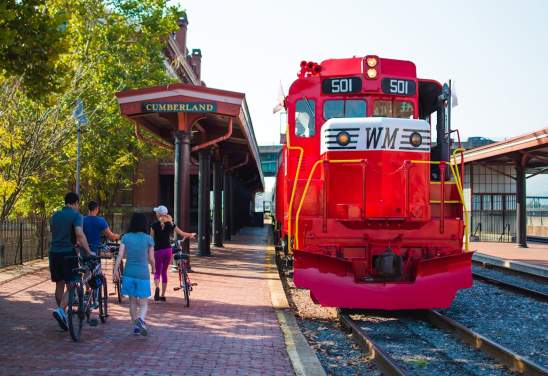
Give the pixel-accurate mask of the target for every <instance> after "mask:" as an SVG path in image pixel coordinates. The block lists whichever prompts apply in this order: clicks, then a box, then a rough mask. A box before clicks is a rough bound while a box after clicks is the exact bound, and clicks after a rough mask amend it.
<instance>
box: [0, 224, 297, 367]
mask: <svg viewBox="0 0 548 376" xmlns="http://www.w3.org/2000/svg"><path fill="white" fill-rule="evenodd" d="M235 239H236V241H237V242H238V243H236V241H233V242H227V244H226V247H225V248H224V249H215V248H214V249H212V252H213V254H214V257H210V258H198V257H193V259H192V265H193V269H194V270H195V272H194V273H192V274H191V278H192V281H193V282H197V283H198V286H196V287H195V288H194V291H193V292H192V294H191V303H190V307H189V308H186V307H184V305H183V303H182V293H181V292H180V291H179V292H175V291H173V282H174V281H175V279H176V278H177V275H176V274H175V273H170V275H169V276H170V277H171V282H170V284H169V285H168V293H167V302H165V303H163V302H158V303H156V302H151V304H150V309H149V316H148V320H147V323H148V325H149V332H150V334H149V336H148V337H140V336H138V337H135V336H133V334H131V333H130V323H129V313H128V304H127V298H126V300H125V302H124V303H122V305H118V304H117V303H114V302H113V300H114V299H110V301H109V303H110V305H109V313H110V317H109V319H108V322H107V324H99V326H98V327H95V328H93V327H89V326H85V327H84V328H83V332H82V339H83V341H82V342H81V343H74V342H72V340H71V339H70V337H69V335H68V333H67V332H64V331H62V330H61V329H60V328H59V327H58V325H57V323H56V322H55V321H54V319H53V318H52V310H53V307H54V300H53V291H54V284H53V283H51V282H50V281H49V272H48V271H47V270H41V271H38V272H36V273H33V274H28V275H25V276H23V277H21V278H18V279H15V280H12V281H9V282H7V283H4V284H2V285H0V375H2V376H3V375H16V376H26V375H74V374H79V373H82V374H84V375H107V374H108V375H136V376H137V375H142V376H144V375H292V374H293V370H292V367H291V364H290V362H289V359H288V356H287V352H286V349H285V344H284V339H283V334H282V332H281V330H280V327H279V325H278V322H277V319H276V314H275V311H274V309H273V308H272V307H271V300H270V292H269V289H268V280H267V279H268V277H267V275H266V274H265V273H264V268H265V266H264V256H265V252H266V249H265V248H266V247H265V242H266V229H244V230H242V234H241V235H239V236H237V237H235ZM110 265H111V264H110V263H109V264H107V267H105V269H109V268H110ZM109 289H111V288H110V287H109ZM111 290H112V289H111Z"/></svg>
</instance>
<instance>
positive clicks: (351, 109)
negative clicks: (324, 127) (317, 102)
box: [323, 99, 367, 120]
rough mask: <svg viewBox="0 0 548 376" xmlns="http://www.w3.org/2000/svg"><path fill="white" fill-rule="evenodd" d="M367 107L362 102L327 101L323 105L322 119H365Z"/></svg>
mask: <svg viewBox="0 0 548 376" xmlns="http://www.w3.org/2000/svg"><path fill="white" fill-rule="evenodd" d="M366 109H367V106H366V104H365V101H363V100H355V99H352V100H347V101H344V100H328V101H325V102H324V103H323V117H324V119H325V120H328V119H331V118H356V117H365V116H366V113H367V111H366Z"/></svg>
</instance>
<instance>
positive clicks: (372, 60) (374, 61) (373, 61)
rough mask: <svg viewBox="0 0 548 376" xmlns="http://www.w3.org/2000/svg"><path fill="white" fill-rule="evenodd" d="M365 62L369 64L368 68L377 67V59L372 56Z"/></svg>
mask: <svg viewBox="0 0 548 376" xmlns="http://www.w3.org/2000/svg"><path fill="white" fill-rule="evenodd" d="M365 62H366V63H367V66H368V67H369V68H373V67H375V66H376V65H377V58H376V57H374V56H370V57H368V58H367V59H365Z"/></svg>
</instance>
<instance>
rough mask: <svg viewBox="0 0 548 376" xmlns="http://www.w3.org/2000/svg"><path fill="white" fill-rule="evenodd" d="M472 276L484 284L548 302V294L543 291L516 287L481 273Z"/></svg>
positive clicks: (473, 273)
mask: <svg viewBox="0 0 548 376" xmlns="http://www.w3.org/2000/svg"><path fill="white" fill-rule="evenodd" d="M472 276H473V277H474V278H475V279H478V280H480V281H482V282H485V283H489V284H491V285H495V286H497V287H500V288H502V289H505V290H509V291H512V292H516V293H518V294H521V295H525V296H528V297H530V298H534V299H538V300H540V301H543V302H548V294H545V293H543V292H542V291H538V290H533V289H529V288H527V287H522V286H518V285H515V284H513V283H509V282H505V281H501V280H499V279H496V278H493V277H487V276H485V275H482V274H480V273H476V272H472Z"/></svg>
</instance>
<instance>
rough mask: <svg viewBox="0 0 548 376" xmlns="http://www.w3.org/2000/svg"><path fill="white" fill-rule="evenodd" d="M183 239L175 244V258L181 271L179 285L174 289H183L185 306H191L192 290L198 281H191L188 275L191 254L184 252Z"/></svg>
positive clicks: (178, 269)
mask: <svg viewBox="0 0 548 376" xmlns="http://www.w3.org/2000/svg"><path fill="white" fill-rule="evenodd" d="M182 242H183V240H178V241H177V242H176V243H175V245H174V246H173V259H174V260H175V262H176V265H177V271H178V272H179V286H178V287H174V288H173V290H174V291H179V290H183V296H184V299H185V306H186V307H189V306H190V292H191V291H192V287H193V286H197V284H196V283H192V282H191V281H190V277H189V276H188V270H189V264H190V254H189V253H187V252H183V248H182V246H181V243H182Z"/></svg>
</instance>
